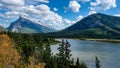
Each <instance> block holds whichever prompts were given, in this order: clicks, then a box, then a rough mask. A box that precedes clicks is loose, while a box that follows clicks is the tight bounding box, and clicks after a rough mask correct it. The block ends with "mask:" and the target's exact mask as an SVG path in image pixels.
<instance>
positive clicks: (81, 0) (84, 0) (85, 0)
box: [77, 0, 90, 2]
mask: <svg viewBox="0 0 120 68" xmlns="http://www.w3.org/2000/svg"><path fill="white" fill-rule="evenodd" d="M77 1H80V2H89V1H90V0H77Z"/></svg>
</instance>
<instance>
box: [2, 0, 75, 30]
mask: <svg viewBox="0 0 120 68" xmlns="http://www.w3.org/2000/svg"><path fill="white" fill-rule="evenodd" d="M16 1H17V2H16ZM39 1H40V0H39ZM41 1H42V0H41ZM44 1H47V0H44ZM9 2H10V1H9V0H0V7H1V9H5V8H6V9H7V12H5V13H0V17H3V18H6V20H7V19H8V18H9V19H11V18H12V20H13V19H16V18H18V16H20V15H25V16H28V17H31V18H34V19H39V20H40V21H42V22H45V23H46V24H48V25H51V26H53V27H54V28H56V29H63V28H65V27H67V26H69V25H70V24H72V23H73V21H70V20H68V19H63V18H62V16H60V15H58V14H57V13H55V12H53V11H51V10H50V7H48V6H47V5H45V4H40V5H29V4H27V5H25V4H26V3H25V2H24V0H11V2H13V3H10V4H9ZM18 3H19V4H18ZM56 9H57V8H56ZM56 9H55V10H56ZM66 24H67V25H66Z"/></svg>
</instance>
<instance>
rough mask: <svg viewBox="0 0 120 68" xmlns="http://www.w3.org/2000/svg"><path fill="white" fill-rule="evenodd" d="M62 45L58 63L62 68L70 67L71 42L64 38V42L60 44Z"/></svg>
mask: <svg viewBox="0 0 120 68" xmlns="http://www.w3.org/2000/svg"><path fill="white" fill-rule="evenodd" d="M59 46H60V47H59V48H58V50H59V53H58V54H57V55H58V63H59V64H60V66H62V68H68V67H69V66H70V56H71V54H70V52H71V50H70V44H69V42H68V41H67V40H66V42H64V40H62V43H61V44H60V45H59Z"/></svg>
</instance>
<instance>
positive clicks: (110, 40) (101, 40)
mask: <svg viewBox="0 0 120 68" xmlns="http://www.w3.org/2000/svg"><path fill="white" fill-rule="evenodd" d="M80 40H88V41H100V42H110V43H119V44H120V40H117V39H92V38H90V39H88V38H86V39H80Z"/></svg>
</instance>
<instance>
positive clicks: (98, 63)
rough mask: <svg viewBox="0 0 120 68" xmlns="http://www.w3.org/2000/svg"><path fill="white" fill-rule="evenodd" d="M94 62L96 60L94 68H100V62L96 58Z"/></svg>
mask: <svg viewBox="0 0 120 68" xmlns="http://www.w3.org/2000/svg"><path fill="white" fill-rule="evenodd" d="M95 60H96V61H95V64H96V65H95V66H96V68H100V66H101V65H100V61H99V59H98V58H97V56H95Z"/></svg>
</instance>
